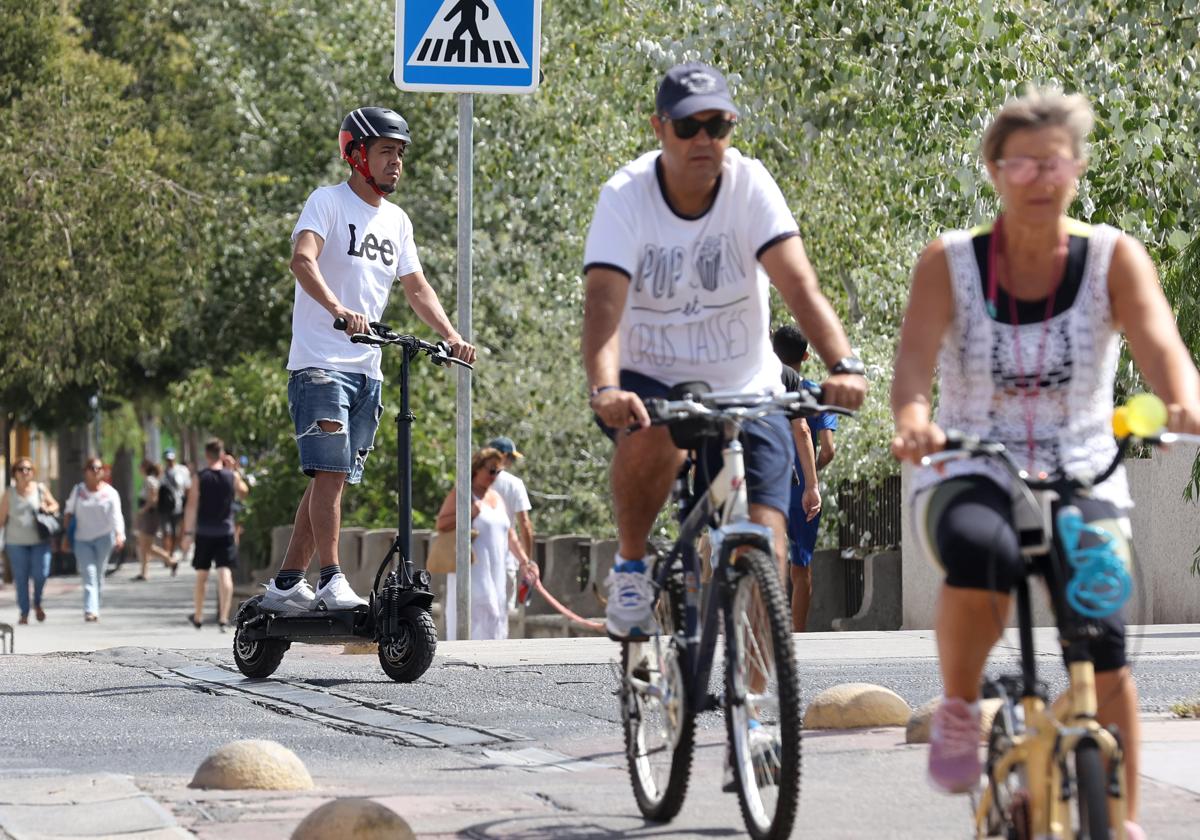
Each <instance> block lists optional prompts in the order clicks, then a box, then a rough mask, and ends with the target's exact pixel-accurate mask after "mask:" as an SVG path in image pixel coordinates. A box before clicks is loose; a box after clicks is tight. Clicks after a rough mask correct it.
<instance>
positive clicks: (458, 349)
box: [446, 333, 475, 365]
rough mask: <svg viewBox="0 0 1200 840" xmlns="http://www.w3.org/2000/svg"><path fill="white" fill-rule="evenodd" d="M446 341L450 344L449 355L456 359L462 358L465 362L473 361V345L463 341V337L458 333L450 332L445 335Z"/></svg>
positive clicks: (472, 362) (470, 362) (471, 362)
mask: <svg viewBox="0 0 1200 840" xmlns="http://www.w3.org/2000/svg"><path fill="white" fill-rule="evenodd" d="M446 343H447V344H449V345H450V355H451V356H453V357H454V358H456V359H462V360H463V361H464V362H466V363H467V364H469V365H471V364H474V363H475V345H474V344H468V343H467V342H465V341H463V337H462V336H461V335H459V334H458V333H451V334H450V335H449V336H447V337H446Z"/></svg>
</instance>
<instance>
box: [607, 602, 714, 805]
mask: <svg viewBox="0 0 1200 840" xmlns="http://www.w3.org/2000/svg"><path fill="white" fill-rule="evenodd" d="M655 612H656V615H657V618H658V622H659V627H660V628H661V633H660V635H658V636H654V637H652V638H651V639H650V640H649V641H646V642H626V643H625V644H622V645H621V674H622V679H621V689H620V696H621V720H622V722H623V724H624V727H625V754H626V756H627V757H628V759H629V780H630V782H631V784H632V785H633V796H634V799H636V800H637V805H638V810H640V811H641V812H642V815H643V816H644V817H645V818H646V819H648V820H654V821H655V822H667V821H668V820H671V819H673V818H674V817H675V815H676V814H678V813H679V809H680V808H681V807H683V798H684V795H685V794H686V793H687V786H688V778H689V776H690V775H691V770H692V752H693V750H694V747H695V732H696V719H695V716H694V715H693V714H692V712H691V710H690V708H689V705H688V702H687V694H686V687H685V683H686V681H685V677H684V673H683V651H682V649H681V646H680V641H679V639H678V638H677V637H676V635H675V633H676V631H677V630H678V629H679V628H680V627H681V626H682V624H683V583H682V581H681V580H679V579H677V578H671V579H670V580H669V581H668V583H667V587H666V588H665V589H664V590H663V591H662V592H661V593H660V594H659V597H658V603H657V604H656V605H655Z"/></svg>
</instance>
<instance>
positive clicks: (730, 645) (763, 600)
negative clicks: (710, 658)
mask: <svg viewBox="0 0 1200 840" xmlns="http://www.w3.org/2000/svg"><path fill="white" fill-rule="evenodd" d="M736 566H737V569H738V570H739V571H740V572H741V575H740V576H739V578H738V581H737V583H736V585H735V588H734V590H733V593H732V598H731V602H730V604H729V605H728V608H727V612H726V616H725V630H726V633H725V721H726V725H727V728H728V734H729V746H730V763H731V764H732V769H733V782H734V785H735V787H736V789H737V794H738V804H739V805H740V806H741V809H742V818H743V819H744V820H745V822H746V828H747V830H748V831H749V832H750V836H751V837H753V838H754V840H779V838H784V837H788V836H789V835H790V834H791V832H792V824H793V822H794V821H795V818H796V806H797V803H798V801H799V798H800V686H799V681H798V679H797V676H796V660H795V656H794V655H793V652H792V628H791V622H790V620H789V616H788V612H787V608H786V605H785V600H784V594H783V587H782V586H781V585H780V583H779V576H778V574H777V573H776V571H775V563H774V561H773V560H772V558H771V557H769V556H768V555H767V554H765V553H763V552H762V551H758V550H751V551H747V552H746V553H744V554H743V555H742V556H741V557H740V558H738V560H737V561H736Z"/></svg>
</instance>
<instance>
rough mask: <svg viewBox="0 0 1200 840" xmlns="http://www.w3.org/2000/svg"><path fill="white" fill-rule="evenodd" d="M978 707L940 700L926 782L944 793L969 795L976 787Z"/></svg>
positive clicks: (956, 700) (958, 700) (979, 769)
mask: <svg viewBox="0 0 1200 840" xmlns="http://www.w3.org/2000/svg"><path fill="white" fill-rule="evenodd" d="M979 740H980V738H979V704H978V703H968V702H967V701H966V700H963V699H962V698H959V697H947V698H945V699H944V700H942V705H940V706H938V708H937V711H935V712H934V713H933V723H932V726H931V731H930V735H929V781H930V783H931V784H932V785H933V786H934V787H936V788H938V789H939V790H941V791H944V792H945V793H969V792H970V791H973V790H975V788H976V787H978V785H979V775H980V773H981V772H982V769H983V768H982V765H981V764H980V761H979Z"/></svg>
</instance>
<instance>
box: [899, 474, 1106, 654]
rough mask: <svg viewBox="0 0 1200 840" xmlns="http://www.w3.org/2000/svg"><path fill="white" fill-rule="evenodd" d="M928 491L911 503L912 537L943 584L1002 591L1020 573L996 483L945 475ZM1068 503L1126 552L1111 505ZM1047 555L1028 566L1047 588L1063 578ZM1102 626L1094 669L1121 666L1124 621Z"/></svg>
mask: <svg viewBox="0 0 1200 840" xmlns="http://www.w3.org/2000/svg"><path fill="white" fill-rule="evenodd" d="M926 494H929V495H928V496H927V497H926V498H923V499H921V500H920V501H919V502H918V504H916V505H915V506H914V507H915V511H916V514H917V517H918V520H919V521H917V523H916V527H917V528H918V529H921V530H922V531H923V533H922V534H920V535H919V537H918V539H919V540H920V541H922V542H923V543H924V545H925V548H926V550H927V553H928V554H929V555H930V559H931V560H933V561H934V562H935V563H936V564H937V565H938V566H939V567H940V568H941V569H942V570H943V571H944V572H945V575H946V585H947V586H954V587H959V588H963V589H985V590H989V591H992V592H1004V593H1008V592H1011V591H1012V588H1013V586H1014V585H1015V584H1016V582H1017V580H1018V579H1019V578H1020V576H1021V575H1022V574H1023V573H1024V568H1025V558H1024V556H1023V555H1022V554H1021V549H1020V543H1019V538H1018V536H1017V529H1016V527H1015V526H1014V524H1013V507H1012V499H1011V497H1010V496H1009V494H1008V493H1007V492H1006V491H1005V490H1004V489H1003V488H1002V487H1000V485H998V484H996V482H994V481H992V480H991V479H990V478H985V477H983V476H960V477H958V478H951V479H947V480H946V481H943V482H941V483H940V484H938V485H937V486H936V487H932V488H930V489H928V490H925V491H923V492H922V494H921V495H922V496H925V495H926ZM1073 504H1074V505H1075V506H1076V507H1078V508H1079V510H1080V513H1082V514H1083V518H1084V521H1086V522H1089V523H1091V524H1098V525H1100V526H1101V527H1104V528H1105V529H1106V530H1107V531H1109V532H1110V533H1112V534H1114V536H1116V538H1117V540H1118V542H1119V543H1121V544H1123V545H1124V546H1125V554H1126V556H1128V554H1129V552H1128V545H1129V541H1128V537H1127V534H1128V522H1127V521H1126V517H1125V515H1124V514H1123V513H1121V511H1120V510H1119V509H1118V508H1117V507H1116V506H1114V505H1112V504H1110V503H1108V502H1103V501H1100V500H1098V499H1089V498H1083V497H1078V498H1076V499H1075V500H1074V502H1073ZM1048 560H1049V558H1047V557H1042V558H1037V559H1035V561H1034V566H1035V568H1036V569H1037V571H1038V572H1039V573H1040V574H1042V575H1043V576H1044V577H1045V578H1046V582H1047V585H1048V586H1050V587H1051V589H1054V590H1058V589H1060V588H1061V586H1064V585H1065V582H1058V581H1055V580H1054V577H1055V572H1054V567H1053V566H1052V564H1050V563H1049V562H1048ZM1095 620H1096V621H1097V622H1098V623H1099V624H1100V625H1101V629H1102V635H1101V636H1100V638H1098V639H1096V640H1094V641H1093V642H1092V643H1091V645H1090V647H1091V656H1092V661H1093V662H1094V663H1095V665H1096V670H1097V671H1115V670H1117V669H1118V668H1122V667H1124V666H1125V664H1126V658H1125V619H1124V617H1123V616H1122V615H1121V611H1118V612H1117V613H1114V614H1113V615H1110V616H1107V617H1105V618H1101V619H1095Z"/></svg>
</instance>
